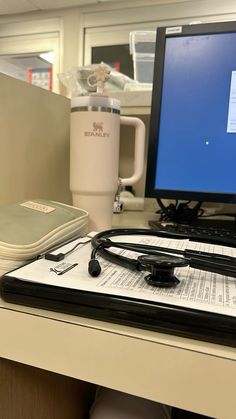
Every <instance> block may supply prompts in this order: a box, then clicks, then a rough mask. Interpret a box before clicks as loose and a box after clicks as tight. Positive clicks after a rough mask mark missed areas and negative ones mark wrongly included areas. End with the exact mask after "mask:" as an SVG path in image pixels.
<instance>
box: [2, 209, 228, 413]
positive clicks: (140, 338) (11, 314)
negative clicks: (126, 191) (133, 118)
mask: <svg viewBox="0 0 236 419" xmlns="http://www.w3.org/2000/svg"><path fill="white" fill-rule="evenodd" d="M142 216H143V222H141V221H140V224H137V223H138V219H139V220H141V218H142ZM122 217H123V221H122V220H121V218H122ZM135 217H137V218H136V220H135ZM114 218H115V220H114V225H115V226H119V225H120V226H121V225H122V226H124V225H125V224H126V222H125V220H127V219H132V220H133V222H136V224H134V225H133V226H137V225H139V226H145V219H146V220H147V219H149V214H142V215H141V214H137V215H135V214H134V213H129V214H126V215H125V216H115V217H114ZM129 225H131V226H132V223H130V224H129ZM0 328H1V329H0V330H1V345H0V357H2V358H7V359H10V360H14V361H18V362H21V363H24V364H28V365H31V366H35V367H39V368H43V369H46V370H49V371H52V372H57V373H60V374H64V375H67V376H70V377H74V378H79V379H81V380H84V381H88V382H91V383H95V384H100V385H104V386H106V387H110V388H114V389H117V390H121V391H124V392H127V393H130V394H135V395H138V396H142V397H145V398H148V399H152V400H157V401H160V402H163V403H166V404H170V405H173V406H176V407H180V408H182V409H186V410H190V411H194V412H198V413H201V414H205V415H208V416H211V417H217V418H223V419H227V418H229V419H232V418H233V417H234V416H235V410H236V401H235V395H234V383H235V376H236V362H235V361H236V349H234V348H230V347H225V346H221V345H216V344H212V343H207V342H200V341H197V340H196V341H194V340H192V339H186V338H180V337H176V336H170V335H167V334H162V333H156V332H152V331H148V330H141V329H137V328H133V327H128V326H121V325H115V324H111V323H106V322H102V321H96V320H92V319H87V318H81V317H76V316H72V315H65V314H61V313H53V312H50V311H46V310H41V309H34V308H28V307H24V306H17V305H13V304H9V303H6V302H3V301H0Z"/></svg>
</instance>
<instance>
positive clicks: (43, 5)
mask: <svg viewBox="0 0 236 419" xmlns="http://www.w3.org/2000/svg"><path fill="white" fill-rule="evenodd" d="M108 1H110V2H114V1H116V0H0V15H5V14H15V13H26V12H32V11H36V10H51V9H61V8H67V7H75V6H84V5H87V4H96V3H103V2H108Z"/></svg>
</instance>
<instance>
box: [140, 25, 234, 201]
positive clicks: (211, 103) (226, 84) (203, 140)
mask: <svg viewBox="0 0 236 419" xmlns="http://www.w3.org/2000/svg"><path fill="white" fill-rule="evenodd" d="M145 195H146V196H147V197H155V198H157V199H162V198H164V199H176V200H191V201H204V202H206V201H207V202H221V203H236V22H224V23H209V24H196V25H184V26H175V27H165V28H159V29H157V42H156V54H155V63H154V80H153V94H152V106H151V119H150V138H149V151H148V161H147V178H146V193H145Z"/></svg>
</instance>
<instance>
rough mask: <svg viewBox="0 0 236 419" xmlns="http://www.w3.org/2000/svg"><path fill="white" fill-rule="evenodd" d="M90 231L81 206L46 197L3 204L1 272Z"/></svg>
mask: <svg viewBox="0 0 236 419" xmlns="http://www.w3.org/2000/svg"><path fill="white" fill-rule="evenodd" d="M87 232H88V213H87V211H85V210H83V209H81V208H76V207H73V206H70V205H67V204H63V203H60V202H55V201H49V200H44V199H33V200H31V201H23V202H19V203H14V204H11V205H7V206H2V207H0V274H3V273H4V272H7V271H8V270H11V269H13V268H16V267H17V266H21V265H22V264H23V263H25V262H28V261H30V260H31V259H33V258H35V257H36V256H38V255H40V254H41V253H44V252H45V251H47V250H48V249H50V248H51V247H53V246H56V245H57V244H60V243H63V242H64V241H66V240H68V239H70V238H73V237H76V236H80V237H83V236H84V235H86V234H87ZM8 267H9V269H8Z"/></svg>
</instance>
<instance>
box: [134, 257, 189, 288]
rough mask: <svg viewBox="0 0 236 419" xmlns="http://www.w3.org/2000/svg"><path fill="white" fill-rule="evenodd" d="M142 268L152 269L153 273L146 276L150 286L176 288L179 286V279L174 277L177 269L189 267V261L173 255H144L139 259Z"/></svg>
mask: <svg viewBox="0 0 236 419" xmlns="http://www.w3.org/2000/svg"><path fill="white" fill-rule="evenodd" d="M138 260H139V262H140V263H141V264H142V266H146V267H148V268H149V269H150V271H151V273H150V274H149V275H147V276H145V280H146V281H147V283H148V284H149V285H153V286H155V287H160V288H169V287H174V286H175V285H177V284H179V282H180V281H179V280H178V278H176V276H175V275H174V269H175V268H177V267H184V266H188V264H189V262H188V260H187V259H184V258H181V257H178V256H172V255H170V256H169V255H158V256H155V255H142V256H139V257H138Z"/></svg>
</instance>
